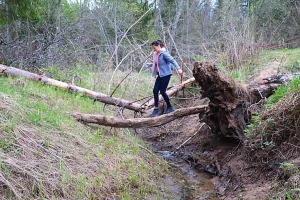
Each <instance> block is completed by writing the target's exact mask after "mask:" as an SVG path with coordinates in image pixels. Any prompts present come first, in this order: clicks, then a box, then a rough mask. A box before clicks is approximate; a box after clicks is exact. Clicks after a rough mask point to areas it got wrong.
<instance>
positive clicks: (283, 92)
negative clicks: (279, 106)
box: [268, 85, 288, 107]
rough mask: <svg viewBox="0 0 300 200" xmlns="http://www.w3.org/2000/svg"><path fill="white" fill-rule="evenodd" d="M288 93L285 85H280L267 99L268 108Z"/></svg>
mask: <svg viewBox="0 0 300 200" xmlns="http://www.w3.org/2000/svg"><path fill="white" fill-rule="evenodd" d="M287 92H288V88H287V86H285V85H281V86H280V87H279V88H277V89H276V91H275V93H274V94H273V95H272V96H271V97H270V98H269V99H268V106H269V107H270V106H272V105H273V104H274V103H276V102H278V101H279V100H280V99H281V98H282V97H284V96H285V95H286V94H287Z"/></svg>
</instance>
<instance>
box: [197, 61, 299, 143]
mask: <svg viewBox="0 0 300 200" xmlns="http://www.w3.org/2000/svg"><path fill="white" fill-rule="evenodd" d="M193 74H194V77H195V79H196V82H198V83H199V85H200V86H201V88H202V92H201V93H202V96H203V97H208V98H209V100H210V102H209V104H208V106H209V110H210V111H209V112H208V113H206V115H205V116H204V118H203V116H201V118H203V120H204V122H205V123H207V125H209V126H210V127H211V129H212V131H213V132H214V133H221V134H222V135H224V136H226V137H233V138H236V139H239V140H243V139H245V135H244V130H245V128H246V125H247V124H248V123H249V122H250V119H251V112H250V111H249V109H248V108H249V107H250V106H251V105H253V104H255V103H257V102H259V101H260V100H261V99H262V98H268V97H269V96H271V95H272V94H273V93H274V91H275V89H276V88H278V87H279V86H280V85H281V84H283V83H287V82H289V81H290V80H291V79H292V78H293V77H295V76H296V75H297V73H294V74H284V75H277V76H272V77H269V78H265V79H264V81H263V82H261V83H251V84H249V85H247V86H243V85H241V84H239V83H237V82H236V81H234V80H233V79H232V78H231V77H230V76H229V75H227V74H225V73H223V72H221V71H220V70H219V69H218V67H217V66H216V65H213V64H211V63H208V62H196V63H194V68H193ZM298 74H299V73H298Z"/></svg>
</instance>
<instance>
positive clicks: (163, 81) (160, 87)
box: [153, 75, 171, 108]
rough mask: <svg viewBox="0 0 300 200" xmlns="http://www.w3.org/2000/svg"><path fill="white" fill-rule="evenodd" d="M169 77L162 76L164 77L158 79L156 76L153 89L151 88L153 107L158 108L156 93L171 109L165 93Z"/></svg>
mask: <svg viewBox="0 0 300 200" xmlns="http://www.w3.org/2000/svg"><path fill="white" fill-rule="evenodd" d="M170 78H171V75H168V76H164V77H162V78H161V77H159V76H157V78H156V81H155V84H154V88H153V94H154V106H155V107H158V101H159V96H158V92H160V94H161V95H162V96H163V98H164V100H165V102H166V103H167V107H168V108H169V107H171V103H170V99H169V97H168V95H167V93H166V90H167V87H168V84H169V82H170Z"/></svg>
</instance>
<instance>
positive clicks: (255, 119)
mask: <svg viewBox="0 0 300 200" xmlns="http://www.w3.org/2000/svg"><path fill="white" fill-rule="evenodd" d="M251 118H252V123H250V124H248V125H247V128H246V129H245V130H244V133H245V134H246V136H248V137H249V136H251V135H253V134H254V130H255V127H256V126H258V125H259V124H260V119H259V116H256V115H253V116H252V117H251Z"/></svg>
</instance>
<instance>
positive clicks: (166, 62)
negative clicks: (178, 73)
mask: <svg viewBox="0 0 300 200" xmlns="http://www.w3.org/2000/svg"><path fill="white" fill-rule="evenodd" d="M155 57H156V52H154V54H153V64H152V70H151V71H152V76H154V77H155V76H156V75H157V73H156V71H155V64H154V61H155ZM171 65H173V66H174V67H175V68H176V69H177V70H178V69H180V66H179V65H178V63H177V62H176V61H175V60H174V58H173V57H172V56H171V55H170V53H169V52H168V51H161V52H160V54H159V56H158V69H159V76H160V77H164V76H168V75H172V69H171V67H170V66H171Z"/></svg>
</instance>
